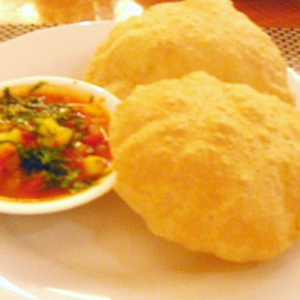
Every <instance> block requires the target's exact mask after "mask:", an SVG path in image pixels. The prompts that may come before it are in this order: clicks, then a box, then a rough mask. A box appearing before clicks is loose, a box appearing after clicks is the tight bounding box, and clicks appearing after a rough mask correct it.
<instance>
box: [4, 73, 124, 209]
mask: <svg viewBox="0 0 300 300" xmlns="http://www.w3.org/2000/svg"><path fill="white" fill-rule="evenodd" d="M40 81H45V82H49V84H52V85H58V86H68V87H71V88H73V87H75V90H78V91H83V92H88V93H91V94H92V95H94V96H95V97H104V99H105V101H104V102H103V105H104V106H105V107H106V108H107V109H108V110H109V112H110V113H113V112H114V111H115V109H116V107H117V106H118V104H120V103H121V101H120V100H119V99H118V98H117V97H116V96H114V95H113V94H112V93H110V92H109V91H107V90H105V89H104V88H102V87H100V86H97V85H94V84H91V83H89V82H86V81H83V80H79V79H74V78H70V77H61V76H45V75H43V76H28V77H20V78H16V79H10V80H6V81H1V82H0V90H3V89H4V88H6V87H8V88H9V87H12V86H18V85H31V84H35V83H37V82H40ZM115 179H116V172H115V171H111V172H109V173H108V174H106V175H105V176H104V177H102V178H100V179H99V180H98V182H97V183H95V184H94V185H93V186H91V187H89V188H88V189H85V190H83V191H81V192H78V193H75V194H73V195H67V196H62V197H57V198H49V199H43V200H42V201H38V200H37V201H34V200H33V202H30V199H29V202H26V200H24V202H17V200H14V199H12V200H3V199H4V198H5V197H1V196H0V213H6V214H16V215H35V214H50V213H56V212H61V211H66V210H69V209H73V208H76V207H79V206H81V205H84V204H87V203H89V202H91V201H93V200H96V199H99V198H101V197H102V196H104V195H105V194H106V193H108V192H109V191H110V190H112V188H113V186H114V183H115Z"/></svg>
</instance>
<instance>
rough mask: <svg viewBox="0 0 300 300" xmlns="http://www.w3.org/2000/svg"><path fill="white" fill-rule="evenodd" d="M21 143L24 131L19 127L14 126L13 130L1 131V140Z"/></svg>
mask: <svg viewBox="0 0 300 300" xmlns="http://www.w3.org/2000/svg"><path fill="white" fill-rule="evenodd" d="M6 141H7V142H14V143H20V142H21V141H22V133H21V131H20V130H19V129H17V128H14V129H13V130H12V131H5V132H0V142H6Z"/></svg>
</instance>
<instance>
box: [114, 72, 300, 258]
mask: <svg viewBox="0 0 300 300" xmlns="http://www.w3.org/2000/svg"><path fill="white" fill-rule="evenodd" d="M145 98H147V101H145ZM110 140H111V148H112V153H113V156H114V158H115V167H116V170H117V174H118V175H117V182H116V186H115V189H116V191H117V193H119V195H120V196H121V197H122V198H123V199H124V201H125V202H126V203H127V204H128V205H129V206H130V207H131V208H132V209H133V210H134V211H135V212H137V213H138V214H139V215H140V216H141V217H142V218H143V219H144V220H145V222H146V223H147V225H148V226H149V228H150V230H151V231H152V232H153V233H155V234H156V235H159V236H162V237H164V238H166V239H167V240H170V241H173V242H176V243H178V244H181V245H183V246H184V247H186V248H188V249H191V250H194V251H201V252H206V253H212V254H214V255H216V256H218V257H220V258H222V259H225V260H229V261H236V262H246V261H260V260H267V259H271V258H274V257H276V256H278V255H279V254H281V253H283V252H284V251H286V250H287V249H289V248H290V247H291V245H292V244H293V242H294V240H295V239H296V237H297V236H298V234H299V225H300V223H299V209H300V185H299V184H298V183H297V182H298V180H299V178H300V160H299V157H300V113H299V112H298V111H297V110H296V109H294V108H293V107H292V106H290V105H288V104H286V103H284V102H282V101H281V100H279V98H278V97H276V96H271V95H267V94H262V93H259V92H257V91H256V90H255V89H253V88H251V87H249V86H247V85H242V84H227V83H223V82H221V81H219V80H218V79H216V78H215V77H212V76H210V75H208V74H207V73H205V72H194V73H192V74H190V75H188V76H186V77H184V78H182V79H170V80H162V81H159V82H156V83H153V84H150V85H148V86H139V87H137V88H136V89H135V90H134V92H133V93H132V94H131V95H130V96H129V97H128V98H127V99H126V101H124V102H123V103H122V104H121V105H120V106H119V107H118V109H117V112H116V114H115V115H114V116H113V119H112V123H111V132H110Z"/></svg>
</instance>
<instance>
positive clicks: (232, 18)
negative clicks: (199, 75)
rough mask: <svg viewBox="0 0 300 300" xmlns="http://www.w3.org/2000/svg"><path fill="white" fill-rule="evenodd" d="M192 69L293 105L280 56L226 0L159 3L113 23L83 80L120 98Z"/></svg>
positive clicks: (246, 18) (244, 16) (275, 48)
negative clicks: (141, 85) (139, 14)
mask: <svg viewBox="0 0 300 300" xmlns="http://www.w3.org/2000/svg"><path fill="white" fill-rule="evenodd" d="M196 70H203V71H206V72H208V73H210V74H212V75H214V76H216V77H217V78H219V79H221V80H223V81H226V82H232V83H246V84H249V85H250V86H252V87H254V88H256V89H257V90H258V91H261V92H265V93H269V94H275V95H277V96H278V97H280V98H281V99H282V100H283V101H286V102H288V103H292V104H294V103H295V98H294V95H292V93H291V92H290V90H289V88H288V85H287V76H286V63H285V62H284V60H283V58H282V56H281V54H280V51H279V50H278V48H277V47H276V45H275V44H274V42H273V41H272V40H271V39H270V37H269V36H268V35H267V34H266V33H265V32H264V31H263V30H262V29H261V28H259V27H258V26H257V25H255V24H254V23H253V22H251V21H250V20H249V19H248V17H247V16H246V15H244V14H242V13H240V12H238V11H237V10H236V9H235V8H234V7H233V4H232V2H231V1H230V0H218V1H217V0H186V1H182V2H173V3H162V4H158V5H155V6H153V7H151V8H150V9H148V10H147V11H145V12H144V13H143V15H142V16H135V17H132V18H130V19H129V20H127V21H125V22H122V23H118V24H117V25H116V27H115V28H114V29H113V30H112V32H111V34H110V35H109V37H108V39H107V40H106V41H104V42H102V43H101V44H100V45H99V48H98V50H97V51H96V53H95V55H94V56H93V58H92V60H91V62H90V64H89V66H88V68H87V72H86V79H87V80H88V81H90V82H92V83H94V84H98V85H100V86H102V87H104V88H106V89H108V90H110V91H111V92H112V93H114V94H115V95H117V96H118V97H119V98H120V99H125V98H126V97H127V96H128V95H129V94H130V93H131V92H132V90H133V89H134V88H135V87H136V86H137V85H139V84H148V83H152V82H155V81H157V80H160V79H166V78H180V77H182V76H184V75H186V74H188V73H190V72H193V71H196ZM146 99H147V97H146V98H145V100H146Z"/></svg>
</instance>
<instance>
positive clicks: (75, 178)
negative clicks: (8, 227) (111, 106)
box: [0, 83, 112, 201]
mask: <svg viewBox="0 0 300 300" xmlns="http://www.w3.org/2000/svg"><path fill="white" fill-rule="evenodd" d="M16 90H17V91H18V92H15V91H16ZM20 91H22V93H21V94H20ZM102 100H103V99H102ZM102 102H103V101H101V99H97V101H94V99H92V98H91V96H90V95H87V94H82V93H77V92H74V91H72V90H71V89H68V88H61V87H55V86H52V85H49V84H47V83H43V84H38V85H36V86H34V87H32V86H30V87H29V86H27V87H24V86H22V87H20V88H19V90H18V89H16V88H15V87H14V88H11V89H10V88H8V89H6V90H5V91H4V92H3V95H2V96H1V97H0V181H1V185H0V195H1V196H5V197H9V198H18V199H22V200H23V201H25V199H36V200H37V199H40V200H42V199H45V198H49V197H50V198H51V197H58V196H62V195H67V194H71V193H75V192H78V191H80V190H82V189H85V188H88V187H89V186H91V185H93V184H94V183H95V182H96V181H98V180H99V179H100V178H101V177H103V176H104V175H105V174H106V173H108V172H109V170H110V168H111V159H112V158H111V154H110V149H109V143H108V138H107V130H108V126H109V122H110V114H109V112H108V111H107V109H106V108H105V107H104V106H103V105H102V104H103V103H102Z"/></svg>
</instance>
